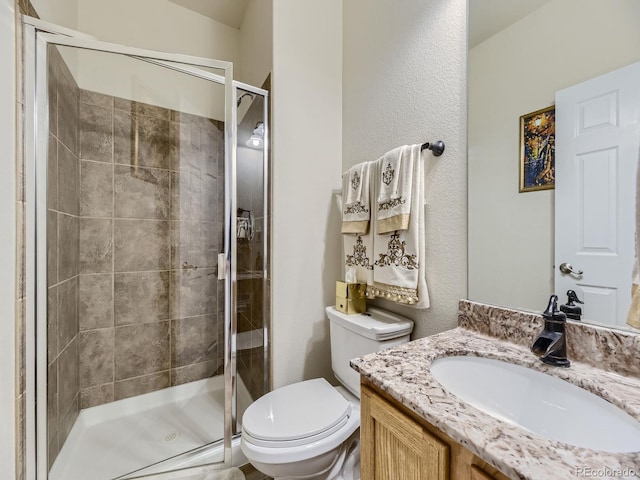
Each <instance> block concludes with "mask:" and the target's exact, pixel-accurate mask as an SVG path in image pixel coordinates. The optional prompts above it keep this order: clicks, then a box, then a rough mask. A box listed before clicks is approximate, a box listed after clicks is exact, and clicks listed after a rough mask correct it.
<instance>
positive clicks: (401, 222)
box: [375, 145, 421, 234]
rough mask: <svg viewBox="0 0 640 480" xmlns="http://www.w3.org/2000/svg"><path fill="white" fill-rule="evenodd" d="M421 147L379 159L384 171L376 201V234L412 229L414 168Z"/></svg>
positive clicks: (381, 174) (388, 154)
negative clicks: (410, 224)
mask: <svg viewBox="0 0 640 480" xmlns="http://www.w3.org/2000/svg"><path fill="white" fill-rule="evenodd" d="M420 153H421V149H420V145H413V146H408V145H404V146H402V147H398V148H395V149H393V150H391V151H389V152H387V153H385V154H384V156H383V157H382V158H380V159H379V160H378V163H379V166H380V170H379V174H378V180H377V181H376V182H375V183H376V184H377V186H378V196H377V199H378V200H377V202H376V216H377V220H378V223H377V229H376V233H378V234H382V233H390V232H393V231H396V230H407V229H408V228H409V216H410V213H411V196H412V195H411V194H412V188H413V180H412V178H413V165H414V163H416V162H419V160H420Z"/></svg>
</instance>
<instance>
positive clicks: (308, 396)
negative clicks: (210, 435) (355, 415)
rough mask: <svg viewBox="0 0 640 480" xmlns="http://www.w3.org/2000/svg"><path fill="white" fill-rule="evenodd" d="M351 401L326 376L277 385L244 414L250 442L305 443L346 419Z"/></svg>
mask: <svg viewBox="0 0 640 480" xmlns="http://www.w3.org/2000/svg"><path fill="white" fill-rule="evenodd" d="M350 414H351V403H350V402H349V401H347V399H346V398H345V397H344V396H343V395H341V394H340V393H338V391H337V390H336V389H335V388H334V387H332V386H331V384H329V382H327V381H326V380H325V379H323V378H315V379H313V380H307V381H304V382H298V383H294V384H292V385H287V386H286V387H282V388H278V389H276V390H273V391H272V392H269V393H267V394H266V395H264V396H263V397H261V398H259V399H258V400H257V401H256V402H254V403H253V404H252V405H250V406H249V408H248V409H247V410H246V412H245V414H244V416H243V418H242V429H243V432H244V433H245V434H246V435H248V437H249V438H251V443H253V444H255V445H260V446H265V447H271V448H273V447H293V446H297V445H306V444H309V443H313V442H316V441H318V440H321V439H323V438H325V437H328V436H330V435H332V434H333V433H335V432H336V431H338V430H340V429H341V428H342V427H344V425H345V424H346V423H347V421H348V419H349V416H350Z"/></svg>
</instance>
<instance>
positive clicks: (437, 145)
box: [420, 140, 444, 157]
mask: <svg viewBox="0 0 640 480" xmlns="http://www.w3.org/2000/svg"><path fill="white" fill-rule="evenodd" d="M427 149H428V150H431V152H432V153H433V156H434V157H439V156H440V155H442V153H443V152H444V142H443V141H442V140H438V141H437V142H433V143H429V142H426V143H423V144H422V147H421V148H420V151H422V150H427Z"/></svg>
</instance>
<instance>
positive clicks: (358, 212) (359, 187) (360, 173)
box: [342, 162, 371, 233]
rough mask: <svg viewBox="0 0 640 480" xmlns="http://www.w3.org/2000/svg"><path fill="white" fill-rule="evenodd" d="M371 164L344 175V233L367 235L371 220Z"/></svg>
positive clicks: (367, 163)
mask: <svg viewBox="0 0 640 480" xmlns="http://www.w3.org/2000/svg"><path fill="white" fill-rule="evenodd" d="M369 165H370V164H369V162H363V163H359V164H358V165H355V166H353V167H351V168H350V169H349V170H348V171H347V172H345V173H344V174H343V175H342V198H343V199H344V206H343V209H342V233H367V232H368V230H369V219H370V218H371V199H370V195H369V193H370V189H369V184H370V181H369Z"/></svg>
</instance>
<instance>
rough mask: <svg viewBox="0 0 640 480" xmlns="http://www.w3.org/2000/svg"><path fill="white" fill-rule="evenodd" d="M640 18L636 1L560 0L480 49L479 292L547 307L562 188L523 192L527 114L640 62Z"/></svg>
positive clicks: (472, 72) (475, 283) (475, 82)
mask: <svg viewBox="0 0 640 480" xmlns="http://www.w3.org/2000/svg"><path fill="white" fill-rule="evenodd" d="M638 18H640V3H639V2H637V1H636V0H612V1H610V2H602V1H599V0H555V1H552V2H549V3H548V4H546V5H544V6H543V7H541V8H540V9H538V10H536V11H534V12H532V13H531V14H529V15H528V16H527V17H525V18H523V19H522V20H520V21H519V22H517V23H515V24H513V25H511V26H510V27H508V28H507V29H505V30H503V31H502V32H500V33H498V34H497V35H495V36H493V37H491V38H490V39H488V40H486V41H485V42H483V43H481V44H480V45H478V46H477V47H475V48H474V49H472V50H471V51H470V53H469V178H470V181H469V239H470V242H469V298H470V299H472V300H475V301H481V302H485V303H490V304H497V305H509V306H510V307H513V308H520V309H525V310H540V308H542V307H543V306H544V301H545V298H547V297H548V295H549V294H550V293H551V292H552V291H553V273H554V272H553V255H554V252H553V235H554V231H553V218H554V216H553V211H554V203H553V201H554V192H553V190H546V191H538V192H529V193H522V194H520V193H518V178H519V171H518V168H519V167H518V158H519V117H520V116H521V115H523V114H526V113H529V112H532V111H535V110H538V109H541V108H544V107H547V106H549V105H552V104H553V103H554V101H555V92H556V91H557V90H560V89H563V88H566V87H569V86H571V85H573V84H575V83H578V82H581V81H583V80H587V79H589V78H592V77H594V76H597V75H600V74H603V73H606V72H608V71H610V70H613V69H615V68H619V67H622V66H624V65H627V64H629V63H633V62H634V61H638V60H640V51H639V50H638V45H640V29H638ZM536 38H540V39H543V41H544V44H543V45H541V44H540V43H538V42H536V41H532V39H536ZM556 293H559V292H556Z"/></svg>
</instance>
